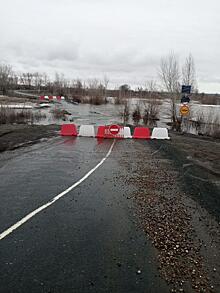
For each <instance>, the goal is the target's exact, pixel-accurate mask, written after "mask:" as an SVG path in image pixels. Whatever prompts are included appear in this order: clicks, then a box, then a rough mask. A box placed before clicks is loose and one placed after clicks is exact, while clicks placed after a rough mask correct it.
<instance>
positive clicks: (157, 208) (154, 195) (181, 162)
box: [121, 133, 220, 293]
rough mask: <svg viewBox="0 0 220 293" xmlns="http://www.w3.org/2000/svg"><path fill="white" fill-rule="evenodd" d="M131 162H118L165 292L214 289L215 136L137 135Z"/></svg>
mask: <svg viewBox="0 0 220 293" xmlns="http://www.w3.org/2000/svg"><path fill="white" fill-rule="evenodd" d="M135 160H136V161H135V164H134V163H127V162H125V160H124V158H122V159H121V164H122V165H123V166H124V168H127V170H128V173H129V174H130V176H126V177H125V178H124V180H125V182H126V183H127V184H128V185H129V184H131V185H134V186H135V187H136V191H134V193H133V199H134V201H135V202H136V203H137V209H136V212H137V215H138V216H139V219H140V225H141V227H142V229H143V230H144V231H145V233H146V234H147V238H150V239H151V241H152V244H153V245H154V247H155V248H156V249H157V252H158V262H159V270H160V274H161V276H162V277H163V278H164V279H165V280H166V281H167V282H168V284H169V285H170V286H171V288H172V290H171V292H187V293H192V292H219V288H220V274H219V272H220V265H219V259H220V253H219V252H220V228H219V220H220V197H219V194H220V193H219V175H218V172H219V161H218V160H219V142H218V141H217V140H212V139H208V138H199V137H195V136H191V135H182V136H181V135H178V134H175V133H174V134H171V140H170V141H164V140H161V141H160V140H151V141H149V142H146V141H141V140H139V141H138V143H137V144H136V145H135Z"/></svg>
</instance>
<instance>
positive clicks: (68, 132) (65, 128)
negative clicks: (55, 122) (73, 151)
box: [61, 124, 77, 136]
mask: <svg viewBox="0 0 220 293" xmlns="http://www.w3.org/2000/svg"><path fill="white" fill-rule="evenodd" d="M61 135H63V136H77V129H76V125H75V124H63V125H62V126H61Z"/></svg>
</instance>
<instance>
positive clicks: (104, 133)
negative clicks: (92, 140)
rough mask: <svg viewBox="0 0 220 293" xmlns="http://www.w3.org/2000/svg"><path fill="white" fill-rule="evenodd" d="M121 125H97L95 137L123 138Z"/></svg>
mask: <svg viewBox="0 0 220 293" xmlns="http://www.w3.org/2000/svg"><path fill="white" fill-rule="evenodd" d="M123 129H124V127H123V126H118V125H110V126H106V125H105V126H99V127H98V132H97V135H96V137H97V138H124V133H123Z"/></svg>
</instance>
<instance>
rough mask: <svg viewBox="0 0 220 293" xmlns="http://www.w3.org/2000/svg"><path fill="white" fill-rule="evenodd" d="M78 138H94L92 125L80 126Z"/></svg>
mask: <svg viewBox="0 0 220 293" xmlns="http://www.w3.org/2000/svg"><path fill="white" fill-rule="evenodd" d="M79 136H85V137H95V128H94V126H93V125H81V126H80V128H79Z"/></svg>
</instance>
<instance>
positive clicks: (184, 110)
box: [180, 105, 189, 116]
mask: <svg viewBox="0 0 220 293" xmlns="http://www.w3.org/2000/svg"><path fill="white" fill-rule="evenodd" d="M180 114H181V115H182V116H187V115H188V114H189V107H188V106H186V105H183V106H181V107H180Z"/></svg>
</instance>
